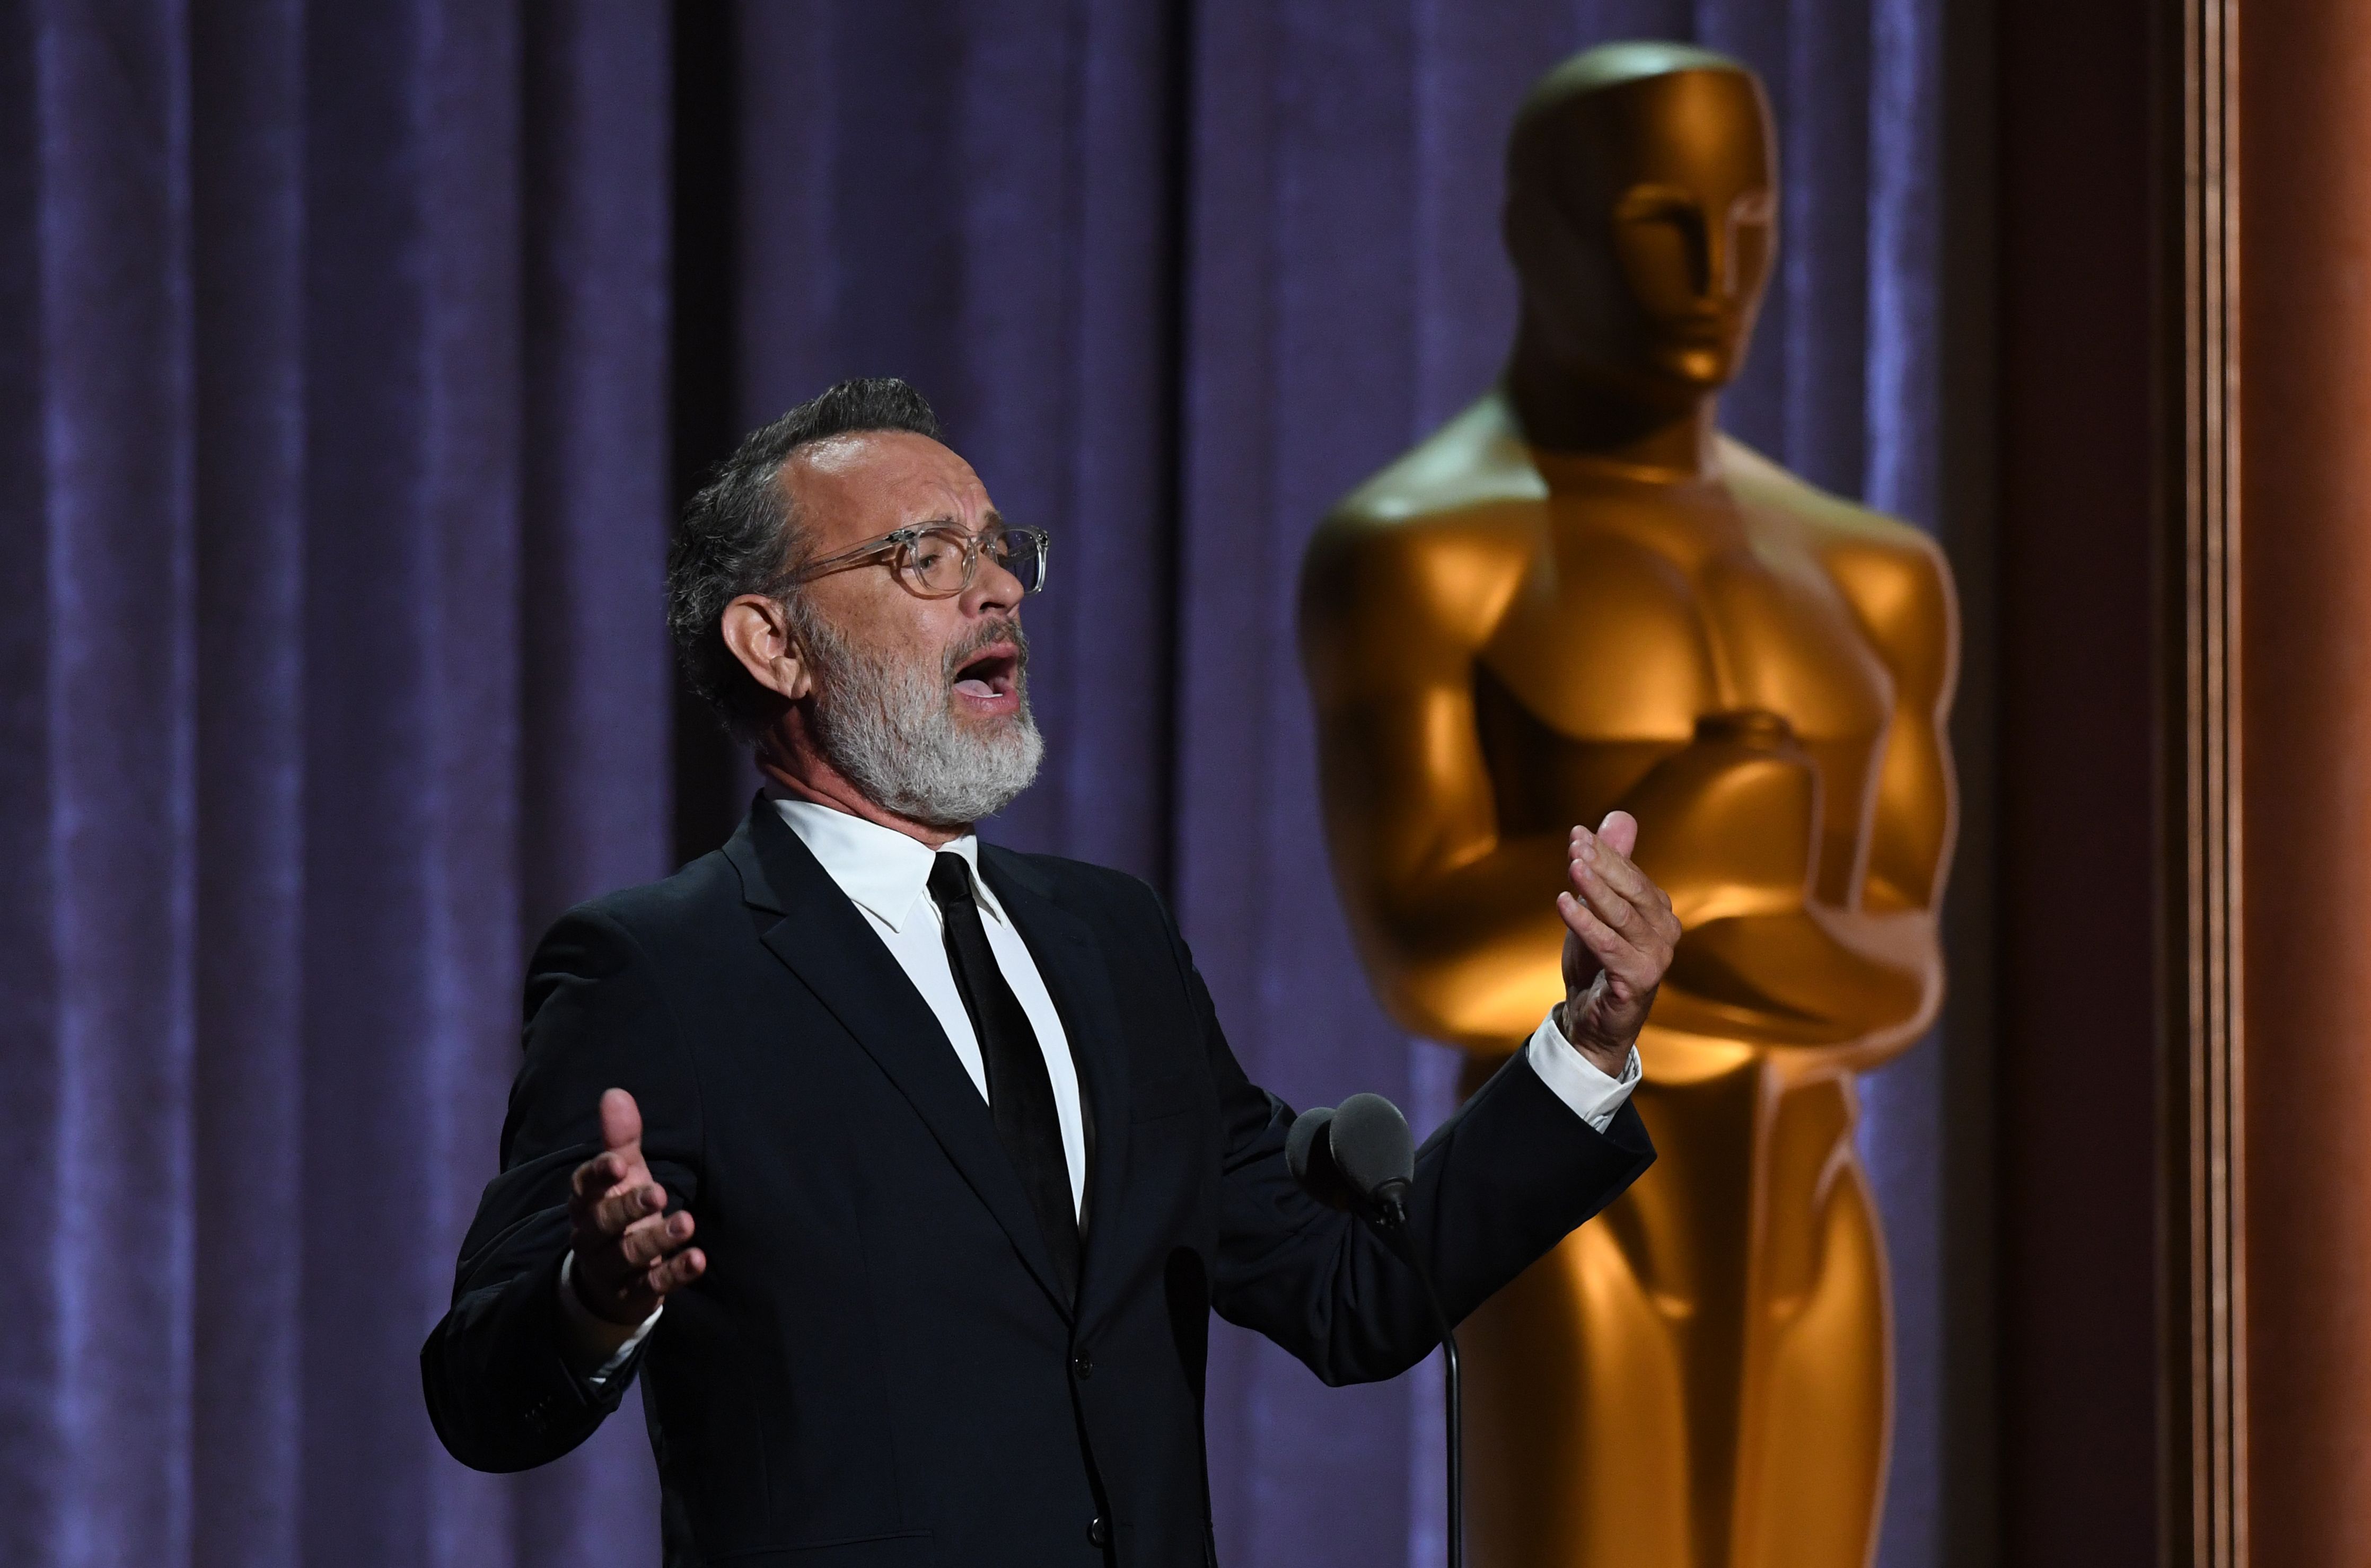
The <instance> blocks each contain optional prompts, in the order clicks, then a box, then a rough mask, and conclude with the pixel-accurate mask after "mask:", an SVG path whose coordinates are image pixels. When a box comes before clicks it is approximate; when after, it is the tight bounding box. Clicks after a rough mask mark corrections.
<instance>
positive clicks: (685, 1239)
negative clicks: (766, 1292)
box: [568, 1089, 708, 1325]
mask: <svg viewBox="0 0 2371 1568" xmlns="http://www.w3.org/2000/svg"><path fill="white" fill-rule="evenodd" d="M601 1142H602V1144H603V1145H604V1146H605V1147H603V1148H602V1150H601V1152H600V1153H599V1154H597V1155H596V1156H595V1157H594V1158H592V1159H588V1160H586V1161H585V1162H584V1164H582V1165H580V1166H578V1167H577V1168H576V1174H575V1175H574V1176H573V1177H572V1178H571V1179H570V1181H569V1189H568V1229H569V1242H570V1245H571V1246H573V1248H574V1249H575V1252H576V1262H575V1264H574V1266H573V1269H572V1270H571V1274H572V1277H573V1282H574V1288H575V1291H576V1298H577V1299H578V1300H579V1301H581V1302H583V1303H584V1309H585V1310H586V1311H588V1312H591V1313H592V1314H593V1315H594V1316H595V1317H596V1318H600V1319H602V1320H605V1321H607V1322H612V1323H618V1324H622V1325H631V1324H635V1323H639V1322H641V1321H642V1320H643V1319H645V1318H647V1317H649V1316H650V1315H651V1314H652V1313H653V1312H654V1311H656V1310H657V1309H658V1307H659V1304H660V1303H661V1302H663V1301H665V1299H666V1297H667V1295H668V1293H669V1292H671V1291H676V1290H680V1289H682V1288H683V1287H684V1286H687V1285H689V1284H690V1283H691V1282H692V1281H693V1280H696V1279H698V1278H699V1277H700V1274H701V1273H702V1272H703V1271H704V1270H706V1268H707V1267H708V1259H707V1257H706V1255H705V1254H703V1253H702V1252H701V1251H700V1249H699V1248H697V1247H694V1246H692V1245H690V1242H691V1231H692V1223H691V1216H690V1215H688V1214H673V1215H670V1214H668V1213H667V1212H666V1202H667V1199H666V1189H665V1188H664V1187H661V1186H660V1185H659V1184H658V1183H657V1182H654V1181H653V1180H651V1168H650V1167H649V1166H648V1165H646V1164H645V1163H643V1160H642V1112H641V1111H640V1110H638V1109H637V1108H636V1107H635V1105H634V1097H633V1096H632V1095H630V1094H628V1093H627V1092H626V1091H625V1090H622V1089H613V1090H609V1091H608V1092H607V1093H606V1094H604V1095H602V1096H601Z"/></svg>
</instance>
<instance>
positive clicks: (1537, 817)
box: [1352, 400, 1931, 1045]
mask: <svg viewBox="0 0 2371 1568" xmlns="http://www.w3.org/2000/svg"><path fill="white" fill-rule="evenodd" d="M1461 427H1462V428H1461ZM1352 503H1353V505H1363V506H1365V507H1366V508H1367V509H1368V512H1369V514H1370V515H1371V516H1374V517H1376V518H1377V519H1378V520H1379V525H1380V526H1382V527H1383V528H1385V529H1388V531H1389V532H1390V534H1391V535H1392V536H1394V545H1393V549H1394V554H1395V555H1397V556H1400V557H1402V558H1404V559H1405V561H1406V564H1407V566H1408V567H1409V568H1411V569H1412V570H1413V571H1416V572H1417V573H1418V574H1421V575H1423V576H1424V577H1426V578H1428V579H1436V580H1439V581H1440V582H1444V583H1456V584H1461V585H1462V586H1461V588H1460V589H1459V591H1458V593H1457V594H1456V600H1455V608H1454V609H1452V610H1451V611H1448V612H1446V613H1448V614H1450V615H1452V616H1462V617H1464V623H1463V625H1462V626H1461V628H1459V635H1460V636H1461V637H1462V638H1463V640H1465V641H1466V642H1467V643H1468V645H1469V646H1470V649H1471V655H1470V657H1471V679H1472V686H1473V692H1472V695H1473V724H1474V730H1475V741H1476V743H1478V746H1479V750H1480V754H1481V758H1482V762H1483V766H1484V769H1485V771H1486V774H1487V776H1488V787H1489V793H1490V796H1491V799H1492V801H1493V803H1494V805H1495V808H1496V813H1497V819H1498V820H1497V823H1496V831H1497V835H1498V838H1499V839H1500V840H1501V841H1508V840H1515V839H1521V838H1525V837H1531V836H1556V837H1558V838H1560V837H1561V836H1562V835H1563V834H1564V833H1565V832H1566V831H1567V828H1568V827H1569V824H1573V823H1575V822H1590V823H1594V822H1596V821H1598V820H1599V819H1600V818H1602V815H1603V814H1604V813H1606V812H1607V811H1609V810H1612V809H1613V808H1615V807H1617V806H1619V807H1622V808H1624V809H1626V810H1630V811H1633V812H1634V813H1636V814H1637V816H1638V817H1639V821H1640V824H1641V853H1640V859H1641V863H1642V865H1643V866H1644V867H1645V868H1646V869H1647V870H1648V872H1649V874H1650V875H1653V876H1655V877H1656V879H1657V881H1658V882H1660V884H1661V885H1662V886H1664V887H1665V889H1666V890H1667V891H1669V892H1670V893H1671V895H1672V898H1673V903H1674V907H1675V909H1677V910H1678V911H1679V912H1680V913H1681V915H1682V918H1683V920H1685V921H1687V922H1688V924H1689V926H1690V928H1691V933H1692V934H1691V938H1690V940H1689V941H1688V942H1687V943H1685V944H1683V955H1682V960H1681V962H1680V963H1679V965H1678V966H1676V967H1675V969H1674V971H1673V976H1672V984H1671V986H1669V987H1667V995H1666V1003H1667V1004H1668V1005H1666V1006H1664V1007H1661V1008H1659V1010H1658V1018H1659V1020H1669V1021H1672V1022H1675V1023H1676V1022H1679V1021H1680V1020H1686V1022H1685V1025H1684V1026H1685V1027H1687V1028H1689V1029H1691V1030H1694V1029H1698V1028H1701V1029H1705V1030H1708V1031H1711V1032H1716V1033H1718V1034H1722V1035H1726V1036H1728V1037H1731V1038H1735V1037H1738V1036H1739V1035H1752V1036H1757V1037H1761V1038H1766V1039H1770V1040H1772V1041H1774V1042H1775V1041H1778V1040H1784V1039H1789V1038H1791V1039H1795V1040H1798V1041H1799V1042H1800V1043H1833V1044H1839V1045H1842V1044H1847V1043H1856V1042H1861V1041H1866V1040H1868V1038H1869V1037H1870V1035H1871V1033H1872V1032H1876V1031H1879V1030H1882V1029H1884V1028H1886V1027H1887V1025H1888V1023H1889V1022H1892V1023H1907V1022H1908V1021H1909V1020H1910V1018H1911V1017H1912V1015H1914V1014H1916V1013H1919V1012H1922V1011H1924V1010H1926V1009H1927V1008H1929V1007H1930V1006H1931V988H1930V987H1929V986H1927V985H1926V984H1925V983H1924V982H1923V981H1922V980H1921V979H1919V978H1918V977H1916V976H1914V974H1908V973H1904V972H1903V971H1902V970H1900V969H1899V968H1897V967H1896V965H1894V964H1893V963H1889V962H1886V961H1885V959H1884V958H1883V956H1882V955H1881V954H1880V953H1879V952H1876V951H1867V946H1868V944H1867V943H1865V942H1864V941H1863V940H1860V936H1861V935H1864V934H1866V933H1865V932H1860V933H1856V930H1855V929H1853V928H1856V927H1866V925H1867V922H1863V921H1861V920H1860V919H1859V917H1858V909H1859V905H1860V903H1861V898H1860V894H1861V890H1862V885H1863V879H1864V876H1865V874H1866V871H1867V868H1868V851H1869V845H1870V840H1871V836H1872V832H1873V828H1874V824H1875V819H1876V814H1877V805H1878V783H1879V766H1880V764H1881V762H1882V759H1883V756H1884V753H1885V745H1886V740H1887V735H1888V730H1889V726H1890V724H1891V721H1892V716H1893V712H1894V707H1895V684H1894V677H1893V674H1892V671H1891V668H1890V667H1889V665H1888V663H1886V660H1885V658H1884V657H1883V656H1882V651H1881V650H1880V649H1879V647H1878V646H1877V644H1876V642H1875V640H1874V639H1873V638H1872V637H1871V636H1870V634H1869V632H1868V629H1867V628H1865V626H1864V625H1863V622H1862V620H1861V618H1860V617H1859V616H1858V615H1857V614H1856V610H1855V607H1854V605H1853V603H1852V601H1851V600H1850V599H1849V598H1848V597H1847V595H1846V593H1845V589H1844V587H1843V585H1842V584H1841V583H1840V582H1839V581H1838V579H1837V577H1836V575H1835V574H1834V573H1833V571H1831V570H1830V567H1829V564H1828V561H1827V559H1826V552H1827V551H1829V550H1831V549H1833V548H1840V547H1843V548H1857V549H1862V550H1867V549H1868V548H1872V538H1874V539H1875V540H1876V541H1877V547H1876V548H1882V547H1883V544H1884V541H1886V540H1887V539H1888V538H1890V537H1891V536H1893V535H1897V534H1906V533H1907V530H1906V529H1904V528H1903V526H1902V525H1899V524H1894V523H1891V522H1890V521H1888V520H1885V519H1882V518H1878V517H1876V516H1874V514H1871V513H1866V512H1864V511H1862V510H1861V509H1859V508H1856V507H1853V506H1851V505H1850V504H1849V503H1846V502H1841V501H1838V500H1836V499H1835V498H1833V497H1830V496H1826V495H1823V494H1822V493H1821V492H1819V491H1817V490H1813V489H1811V487H1810V486H1808V485H1805V484H1803V483H1802V482H1801V481H1799V480H1797V479H1794V478H1792V477H1791V476H1788V475H1786V474H1785V473H1784V472H1783V471H1781V470H1778V469H1777V468H1775V466H1773V465H1770V464H1768V463H1767V462H1766V460H1764V459H1761V458H1759V457H1756V456H1755V455H1752V453H1751V452H1749V451H1747V450H1745V449H1744V448H1741V447H1737V446H1734V445H1733V444H1728V443H1724V444H1723V461H1722V463H1721V464H1720V466H1719V467H1718V470H1717V471H1716V472H1714V473H1712V474H1710V475H1708V476H1706V477H1703V478H1692V479H1678V478H1665V477H1660V476H1653V475H1646V474H1640V473H1637V472H1635V471H1625V470H1624V469H1622V468H1620V467H1614V466H1612V465H1607V464H1602V463H1596V462H1592V461H1591V460H1589V459H1582V458H1572V457H1566V456H1560V455H1549V454H1540V453H1535V452H1532V450H1530V449H1529V448H1527V447H1525V446H1524V445H1522V444H1521V442H1520V441H1518V440H1516V439H1514V438H1513V436H1512V434H1511V432H1509V430H1508V428H1507V421H1505V418H1504V415H1503V412H1502V411H1499V410H1497V409H1495V408H1494V404H1493V402H1492V401H1488V400H1486V402H1485V403H1484V404H1483V405H1480V406H1477V409H1475V411H1473V412H1471V413H1469V414H1468V415H1467V416H1465V417H1464V419H1463V420H1461V421H1455V422H1453V423H1452V425H1451V426H1449V427H1448V428H1446V429H1445V430H1444V431H1442V432H1440V434H1439V435H1437V436H1435V437H1434V438H1433V440H1432V441H1431V442H1428V443H1427V444H1426V445H1425V446H1423V447H1420V448H1418V449H1417V452H1415V453H1413V454H1411V455H1410V457H1409V458H1408V459H1405V460H1404V461H1403V463H1402V464H1400V465H1396V466H1395V467H1394V469H1392V470H1387V471H1386V472H1385V473H1384V474H1383V475H1381V476H1378V478H1377V480H1376V481H1374V482H1372V483H1371V484H1370V485H1369V486H1368V487H1367V488H1366V489H1365V490H1361V491H1360V492H1359V495H1358V496H1355V497H1353V501H1352ZM1880 945H1881V944H1880ZM1699 1004H1706V1005H1708V1006H1709V1007H1710V1008H1711V1009H1712V1011H1711V1015H1710V1016H1709V1018H1707V1017H1706V1015H1705V1013H1704V1009H1703V1007H1700V1006H1699ZM1724 1017H1732V1018H1733V1020H1735V1021H1732V1022H1729V1023H1723V1022H1722V1021H1721V1020H1722V1018H1724Z"/></svg>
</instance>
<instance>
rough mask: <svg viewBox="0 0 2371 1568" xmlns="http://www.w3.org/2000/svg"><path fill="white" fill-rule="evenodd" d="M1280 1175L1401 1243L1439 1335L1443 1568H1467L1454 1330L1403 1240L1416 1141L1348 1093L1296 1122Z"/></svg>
mask: <svg viewBox="0 0 2371 1568" xmlns="http://www.w3.org/2000/svg"><path fill="white" fill-rule="evenodd" d="M1284 1163H1285V1168H1286V1169H1287V1170H1290V1171H1291V1172H1292V1179H1293V1181H1294V1182H1296V1183H1298V1184H1299V1185H1300V1187H1301V1191H1302V1192H1304V1193H1308V1194H1309V1195H1310V1196H1311V1197H1313V1198H1315V1199H1316V1200H1317V1201H1318V1202H1319V1203H1321V1204H1324V1205H1325V1206H1326V1207H1327V1208H1333V1209H1344V1210H1347V1211H1348V1212H1350V1213H1352V1214H1355V1215H1357V1216H1359V1218H1361V1219H1363V1220H1365V1221H1366V1222H1367V1223H1368V1224H1370V1225H1371V1226H1373V1227H1374V1228H1376V1229H1377V1230H1379V1231H1381V1232H1382V1233H1383V1234H1384V1235H1385V1236H1387V1237H1390V1238H1393V1239H1396V1240H1398V1241H1399V1242H1401V1243H1402V1245H1401V1246H1399V1247H1398V1248H1395V1249H1394V1251H1397V1252H1398V1253H1399V1255H1400V1256H1401V1257H1403V1258H1405V1260H1406V1261H1407V1264H1408V1267H1409V1268H1411V1269H1412V1270H1414V1271H1415V1273H1416V1277H1417V1284H1418V1285H1420V1286H1423V1287H1424V1301H1425V1305H1426V1306H1427V1307H1428V1308H1430V1309H1432V1321H1433V1326H1434V1328H1436V1329H1438V1330H1439V1331H1440V1365H1441V1378H1442V1382H1443V1383H1444V1385H1445V1389H1444V1391H1445V1393H1446V1395H1447V1400H1446V1403H1447V1406H1448V1409H1447V1412H1446V1413H1447V1415H1448V1418H1449V1422H1448V1424H1449V1568H1464V1562H1465V1449H1464V1443H1463V1435H1462V1434H1463V1426H1464V1416H1463V1410H1462V1408H1461V1394H1460V1390H1459V1387H1458V1377H1457V1331H1456V1329H1455V1328H1454V1327H1453V1326H1452V1324H1451V1323H1450V1321H1449V1314H1447V1313H1446V1312H1444V1311H1442V1310H1441V1309H1440V1296H1439V1295H1438V1294H1437V1293H1435V1291H1434V1290H1433V1287H1432V1271H1431V1270H1429V1269H1428V1268H1427V1267H1425V1262H1424V1249H1423V1248H1422V1247H1421V1246H1419V1245H1417V1242H1416V1241H1415V1240H1414V1239H1413V1238H1411V1237H1409V1236H1408V1235H1407V1220H1408V1213H1407V1201H1408V1194H1409V1192H1410V1190H1411V1189H1412V1188H1413V1187H1414V1185H1415V1182H1416V1136H1415V1135H1414V1134H1413V1133H1411V1132H1409V1131H1408V1124H1407V1118H1406V1117H1405V1116H1403V1115H1401V1114H1400V1108H1399V1107H1398V1106H1396V1105H1394V1104H1393V1103H1392V1102H1391V1101H1388V1100H1386V1099H1384V1098H1383V1097H1382V1095H1380V1094H1354V1095H1352V1096H1350V1098H1349V1099H1347V1100H1346V1101H1342V1103H1341V1106H1340V1107H1339V1108H1338V1109H1335V1108H1329V1107H1326V1106H1322V1105H1321V1106H1319V1107H1317V1108H1316V1109H1314V1110H1313V1111H1309V1112H1307V1113H1304V1114H1302V1115H1301V1116H1300V1117H1298V1118H1296V1119H1295V1120H1294V1122H1293V1124H1292V1129H1291V1131H1290V1132H1289V1133H1287V1134H1286V1135H1285V1140H1284Z"/></svg>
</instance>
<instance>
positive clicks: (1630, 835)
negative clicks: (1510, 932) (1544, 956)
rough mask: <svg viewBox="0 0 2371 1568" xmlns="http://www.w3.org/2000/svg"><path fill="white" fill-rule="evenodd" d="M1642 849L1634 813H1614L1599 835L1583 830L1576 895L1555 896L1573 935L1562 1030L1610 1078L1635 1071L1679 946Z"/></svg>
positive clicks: (1571, 864) (1568, 936)
mask: <svg viewBox="0 0 2371 1568" xmlns="http://www.w3.org/2000/svg"><path fill="white" fill-rule="evenodd" d="M1637 847H1638V819H1637V818H1636V817H1634V816H1632V815H1631V814H1630V813H1628V812H1613V813H1609V814H1608V815H1607V817H1606V819H1605V821H1604V822H1603V823H1602V824H1599V826H1598V829H1597V831H1596V832H1595V833H1591V832H1590V831H1589V829H1587V828H1585V827H1579V826H1576V827H1575V828H1574V829H1573V830H1572V838H1571V840H1570V841H1569V843H1568V844H1567V865H1566V867H1565V870H1566V872H1567V875H1568V876H1569V877H1570V878H1571V881H1572V890H1571V891H1570V892H1568V893H1560V894H1556V913H1558V914H1559V915H1561V916H1563V917H1564V923H1565V938H1564V986H1565V998H1564V1004H1563V1006H1561V1007H1560V1008H1558V1009H1556V1027H1557V1028H1559V1029H1561V1030H1563V1031H1564V1037H1565V1038H1566V1039H1567V1040H1569V1041H1571V1042H1572V1043H1573V1045H1574V1047H1575V1048H1576V1049H1577V1050H1579V1052H1580V1054H1581V1055H1584V1056H1587V1057H1588V1058H1589V1059H1590V1061H1591V1062H1593V1063H1595V1064H1596V1065H1597V1066H1598V1067H1599V1068H1600V1069H1601V1070H1602V1071H1603V1072H1604V1073H1605V1074H1606V1076H1608V1077H1609V1078H1620V1077H1621V1076H1622V1073H1623V1070H1624V1069H1625V1067H1627V1066H1629V1063H1630V1050H1631V1047H1632V1046H1633V1045H1634V1044H1636V1043H1637V1039H1638V1031H1639V1030H1640V1029H1642V1028H1644V1027H1645V1025H1646V1022H1647V1014H1648V1009H1652V1008H1653V1007H1654V1005H1655V992H1656V989H1657V988H1658V987H1659V986H1661V985H1662V983H1663V974H1664V972H1665V971H1666V970H1668V969H1670V968H1671V954H1672V952H1673V951H1675V950H1676V949H1677V948H1678V947H1679V944H1680V922H1679V920H1678V919H1677V918H1676V917H1674V916H1673V915H1672V914H1671V899H1670V898H1669V897H1667V896H1666V895H1665V894H1664V893H1663V890H1662V889H1661V888H1659V887H1657V886H1656V885H1655V884H1654V883H1653V882H1651V881H1649V880H1648V877H1647V874H1646V873H1645V872H1644V871H1641V870H1639V869H1638V868H1637V866H1636V865H1635V864H1633V863H1632V862H1631V859H1630V852H1631V851H1632V850H1634V849H1636V848H1637Z"/></svg>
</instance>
